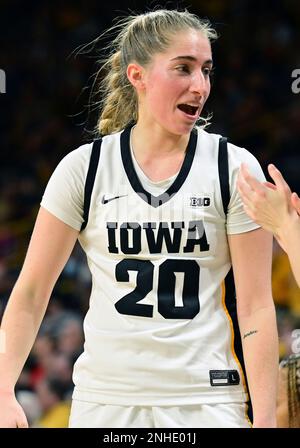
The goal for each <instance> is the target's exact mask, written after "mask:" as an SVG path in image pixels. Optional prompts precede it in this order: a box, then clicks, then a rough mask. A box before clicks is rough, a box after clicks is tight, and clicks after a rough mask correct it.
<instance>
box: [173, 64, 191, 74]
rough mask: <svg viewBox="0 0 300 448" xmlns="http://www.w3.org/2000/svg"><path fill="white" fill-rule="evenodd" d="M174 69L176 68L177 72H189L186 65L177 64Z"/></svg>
mask: <svg viewBox="0 0 300 448" xmlns="http://www.w3.org/2000/svg"><path fill="white" fill-rule="evenodd" d="M176 70H178V71H179V72H183V73H189V72H190V69H189V68H188V66H187V65H178V66H177V67H176Z"/></svg>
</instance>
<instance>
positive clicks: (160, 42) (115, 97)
mask: <svg viewBox="0 0 300 448" xmlns="http://www.w3.org/2000/svg"><path fill="white" fill-rule="evenodd" d="M188 29H193V30H197V31H200V32H201V33H203V35H204V36H205V37H207V39H208V40H209V41H212V40H214V39H216V38H217V33H216V31H215V30H214V29H213V28H212V27H211V25H210V23H209V22H208V21H206V20H201V19H199V18H198V17H197V16H196V15H194V14H192V13H190V12H188V11H177V10H164V9H160V10H157V11H151V12H147V13H145V14H140V15H136V16H129V17H126V18H124V19H122V20H120V21H119V22H118V24H117V25H116V26H114V27H112V28H111V29H110V30H108V32H109V31H111V30H114V31H117V36H116V37H115V38H114V40H113V41H112V43H111V44H110V45H109V49H110V53H109V56H108V57H107V58H106V59H104V60H103V59H102V60H101V63H102V67H101V68H100V70H99V71H98V72H97V74H96V78H95V79H96V80H98V79H101V81H100V83H99V85H98V87H97V88H96V95H97V96H98V95H99V96H100V98H101V99H100V101H99V105H100V110H101V113H100V117H99V119H98V122H97V132H98V133H100V134H102V135H106V134H111V133H114V132H118V131H120V130H122V129H124V127H126V126H127V125H128V124H129V123H131V122H136V121H137V112H138V103H137V95H136V92H135V89H134V87H133V86H132V85H131V83H130V82H129V80H128V78H127V74H126V70H127V66H128V64H129V63H130V62H133V61H135V62H137V63H138V64H140V65H141V66H143V67H146V66H147V65H148V64H149V63H150V62H151V59H152V57H153V55H154V54H156V53H159V52H163V51H165V50H166V49H167V48H168V46H169V45H170V38H171V37H172V36H174V35H175V34H177V33H178V32H179V31H183V30H188ZM103 70H104V71H105V73H106V74H105V75H104V76H103V75H102V74H103ZM200 120H202V121H204V122H206V120H205V119H204V118H200Z"/></svg>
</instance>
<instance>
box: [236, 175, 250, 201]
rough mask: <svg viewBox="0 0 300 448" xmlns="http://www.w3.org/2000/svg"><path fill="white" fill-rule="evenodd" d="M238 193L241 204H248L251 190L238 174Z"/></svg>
mask: <svg viewBox="0 0 300 448" xmlns="http://www.w3.org/2000/svg"><path fill="white" fill-rule="evenodd" d="M237 188H238V192H239V194H240V196H241V198H242V200H243V202H244V203H245V202H247V203H248V202H249V201H250V199H251V193H252V190H251V188H250V187H249V185H248V184H247V183H246V182H245V181H244V180H243V176H242V175H240V174H239V176H238V180H237Z"/></svg>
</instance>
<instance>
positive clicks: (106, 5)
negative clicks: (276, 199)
mask: <svg viewBox="0 0 300 448" xmlns="http://www.w3.org/2000/svg"><path fill="white" fill-rule="evenodd" d="M158 5H160V6H162V7H165V8H170V9H172V8H174V7H179V8H181V9H183V8H185V7H188V9H189V10H190V11H191V12H194V13H196V14H198V15H199V16H200V17H203V18H208V19H209V20H210V21H211V22H212V25H213V26H214V27H215V28H216V30H217V31H218V33H219V35H220V38H219V39H218V40H217V41H216V42H215V43H214V44H213V55H214V61H215V72H214V76H213V87H212V93H211V97H210V99H209V100H208V103H207V106H206V112H212V113H213V119H212V125H211V127H210V131H211V132H217V133H220V134H223V135H226V136H228V137H229V140H230V141H232V142H233V143H235V144H237V145H239V146H242V147H245V148H247V149H248V150H250V151H251V152H252V153H253V154H254V155H255V156H256V157H257V158H258V160H259V161H260V163H261V165H262V167H263V169H264V171H265V173H266V166H267V164H268V163H269V162H273V163H275V164H277V165H278V167H279V168H280V169H281V170H282V172H283V174H284V176H285V177H286V179H287V181H288V182H289V184H290V185H291V187H292V189H293V190H295V191H297V192H298V193H300V155H299V150H298V142H299V140H300V139H299V137H300V111H299V105H300V93H299V94H295V93H293V92H292V89H291V86H292V82H293V79H292V71H293V70H294V69H297V68H299V69H300V2H298V1H296V0H295V1H288V0H283V1H279V0H273V1H258V0H251V1H250V0H232V1H230V0H228V1H224V0H210V1H204V0H198V1H189V2H186V1H178V2H173V1H169V2H163V1H161V2H157V1H151V2H150V1H148V2H147V1H131V2H129V1H128V2H125V1H114V0H111V1H109V2H101V1H99V0H97V1H96V0H90V1H89V0H85V1H69V0H64V1H57V0H54V1H51V2H50V1H39V2H34V1H16V0H0V45H1V47H0V69H2V70H4V71H5V73H6V93H3V94H0V142H1V146H0V316H1V313H2V311H3V309H4V307H5V304H6V301H7V299H8V297H9V293H10V291H11V288H12V286H13V284H14V282H15V280H16V278H17V276H18V273H19V271H20V267H21V265H22V261H23V259H24V255H25V251H26V248H27V245H28V242H29V238H30V234H31V231H32V227H33V223H34V219H35V216H36V212H37V210H38V206H39V202H40V199H41V196H42V194H43V190H44V188H45V185H46V183H47V180H48V178H49V176H50V174H51V173H52V171H53V169H54V168H55V166H56V165H57V163H58V162H59V161H60V160H61V158H62V157H63V156H64V155H65V154H67V153H68V152H69V151H71V150H73V149H75V148H76V147H78V146H80V145H81V144H83V143H85V142H87V141H90V140H91V139H92V138H93V136H92V130H93V128H94V126H95V123H96V119H97V114H98V111H97V110H96V111H90V112H89V110H88V107H87V104H88V102H89V95H90V93H91V85H92V82H93V78H92V75H93V73H95V71H96V69H97V64H96V62H97V56H98V54H99V51H100V50H101V45H104V43H105V40H104V41H103V43H102V44H101V43H100V44H99V45H98V46H97V47H96V48H95V49H94V51H91V52H90V53H89V54H86V55H84V54H78V55H77V56H75V54H74V52H75V50H76V49H77V48H78V47H79V46H80V45H83V44H85V43H88V42H91V41H92V40H93V39H95V38H96V37H97V36H99V34H101V32H103V31H104V30H105V29H106V28H108V27H110V26H111V25H112V23H113V22H112V21H113V19H115V18H116V17H119V16H124V15H127V14H128V13H129V12H130V11H133V12H137V13H139V12H144V11H146V10H147V9H153V8H154V7H157V6H158ZM89 291H90V278H89V274H88V272H87V269H86V266H85V263H84V258H83V257H82V254H81V251H80V250H79V248H78V247H76V248H75V250H74V253H73V254H72V257H71V258H70V261H69V262H68V264H67V266H66V268H65V269H64V272H63V274H62V276H61V278H60V280H59V282H58V284H57V286H56V288H55V290H54V293H53V297H52V300H51V304H50V306H49V309H48V311H47V317H46V321H45V322H46V323H44V324H43V326H42V330H41V335H42V336H43V337H44V336H45V335H46V339H47V343H48V345H47V344H46V347H47V348H45V346H43V344H40V345H42V348H38V349H36V348H35V349H34V351H33V353H32V355H31V357H30V359H29V361H28V362H27V364H26V367H25V369H24V372H26V373H27V374H28V375H27V376H26V375H23V377H22V378H21V380H20V384H19V389H20V390H29V391H32V392H34V393H37V394H38V395H39V392H38V391H37V389H38V388H37V383H38V381H39V380H40V379H41V378H42V379H49V377H51V378H52V377H53V376H54V377H55V378H56V379H57V378H58V379H59V380H60V379H61V376H60V375H59V374H58V373H57V372H56V373H55V372H54V374H53V373H51V372H50V373H49V366H48V367H47V365H46V364H47V362H46V364H45V361H43V359H45V358H47V356H46V353H48V354H49V356H50V357H51V356H54V355H55V356H56V355H57V356H60V355H61V354H62V353H64V349H63V348H61V347H60V345H59V341H60V337H61V334H60V330H58V327H59V328H62V327H63V328H65V327H64V324H62V322H65V321H64V320H63V318H66V319H67V321H68V318H70V319H69V320H72V319H73V323H74V322H75V321H76V322H77V321H78V320H82V316H83V313H84V312H85V311H86V308H87V303H88V296H89ZM273 291H274V298H275V301H276V306H277V312H278V323H279V331H280V343H281V344H280V348H281V356H282V357H284V356H286V355H287V354H289V353H291V352H292V351H295V350H296V349H297V347H298V346H299V344H298V346H296V345H295V339H293V334H292V331H293V329H297V328H300V294H299V289H298V288H297V287H296V285H295V282H294V280H293V277H292V276H291V274H290V268H289V264H288V261H287V258H286V256H285V255H284V254H283V253H282V252H281V250H280V249H279V248H278V247H277V246H276V245H275V246H274V272H273ZM51 319H52V320H51ZM59 319H61V320H59ZM49 322H50V323H49ZM40 341H41V340H40ZM40 341H39V342H40ZM44 342H45V341H44ZM73 342H74V341H73ZM74 344H75V343H74ZM295 347H296V349H295ZM298 348H299V350H300V347H298ZM47 350H48V351H47ZM69 352H71V353H68V354H66V353H65V355H64V356H65V357H66V358H67V360H68V363H69V364H70V367H71V365H72V363H73V362H74V359H75V358H76V356H78V352H80V344H79V343H77V345H76V344H75V346H74V348H73V349H72V350H69ZM47 359H48V358H47ZM55 360H56V358H55ZM43 362H44V364H43ZM48 364H49V363H48ZM47 369H48V370H47ZM50 370H51V369H50ZM70 384H71V383H70ZM70 384H69V385H68V388H67V392H70V389H71V385H70ZM56 386H57V385H56ZM53 387H54V386H53ZM54 389H55V388H54ZM57 390H58V386H57V387H56V392H55V393H57ZM61 397H63V394H61Z"/></svg>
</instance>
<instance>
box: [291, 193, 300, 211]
mask: <svg viewBox="0 0 300 448" xmlns="http://www.w3.org/2000/svg"><path fill="white" fill-rule="evenodd" d="M291 202H292V205H293V207H294V208H295V209H296V211H297V213H298V215H300V198H299V196H298V195H297V193H292V196H291Z"/></svg>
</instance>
